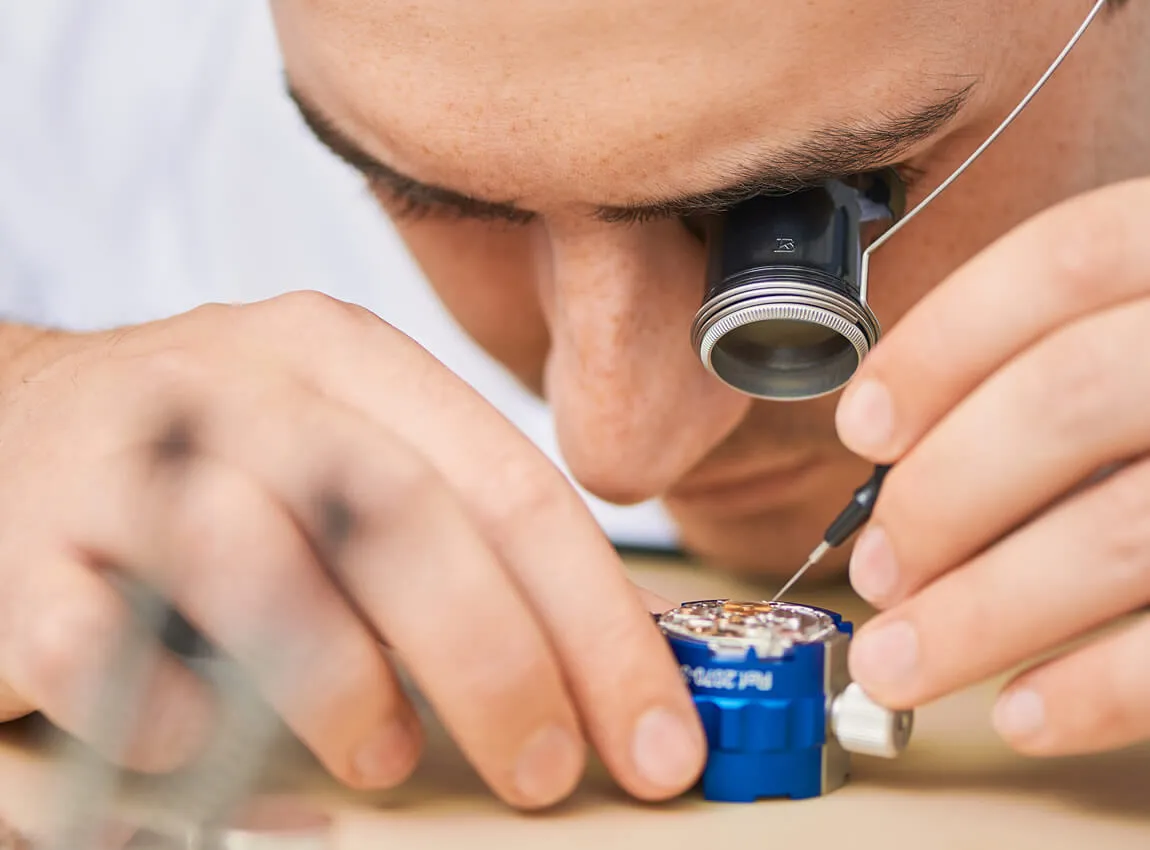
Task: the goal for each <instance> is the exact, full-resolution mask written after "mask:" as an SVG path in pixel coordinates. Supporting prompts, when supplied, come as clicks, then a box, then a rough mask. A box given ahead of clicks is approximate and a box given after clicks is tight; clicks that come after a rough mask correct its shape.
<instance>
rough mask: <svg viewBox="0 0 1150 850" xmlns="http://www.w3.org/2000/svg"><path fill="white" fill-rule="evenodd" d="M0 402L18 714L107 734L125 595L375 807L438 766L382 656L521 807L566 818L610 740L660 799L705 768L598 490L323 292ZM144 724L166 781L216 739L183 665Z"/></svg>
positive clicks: (4, 640)
mask: <svg viewBox="0 0 1150 850" xmlns="http://www.w3.org/2000/svg"><path fill="white" fill-rule="evenodd" d="M0 399H2V404H0V470H2V471H3V472H2V474H0V587H3V592H2V593H0V681H2V682H3V683H4V684H3V685H0V701H3V702H4V703H5V705H2V706H0V712H3V713H4V714H6V715H7V716H11V715H13V714H14V713H16V712H17V711H18V710H29V709H32V708H35V709H39V710H42V711H43V712H44V713H45V714H46V715H47V716H48V717H49V718H50V719H52V720H53V721H55V722H56V723H58V724H60V725H61V726H63V727H65V728H67V729H69V730H71V731H73V732H75V733H77V734H79V735H80V736H83V735H84V734H85V733H86V732H87V730H88V726H87V724H88V722H89V718H88V717H87V716H86V714H85V711H84V708H85V706H86V705H87V704H88V699H87V698H88V697H90V696H91V694H92V693H93V690H94V688H95V687H96V686H97V685H98V683H99V681H100V677H101V675H102V672H104V671H105V670H106V669H107V667H108V664H109V660H110V654H111V653H112V652H113V650H114V647H115V645H116V639H117V636H118V635H121V634H122V633H123V632H124V630H125V622H126V620H125V618H126V616H127V609H126V606H125V604H124V602H123V600H122V599H121V598H120V597H119V596H118V595H117V594H116V593H115V592H114V590H113V581H112V579H113V578H114V577H115V576H116V575H117V574H121V575H124V576H131V577H133V578H135V579H139V580H143V581H145V582H148V583H149V584H153V585H155V586H157V587H159V588H160V589H161V590H162V591H164V592H165V593H167V594H168V595H170V596H171V597H172V598H173V599H174V601H175V603H176V604H177V606H178V607H179V608H180V609H181V611H182V613H183V614H184V615H185V616H186V617H187V619H188V620H189V621H191V622H192V623H193V624H195V625H196V626H197V627H198V628H199V629H200V630H201V631H203V632H204V633H205V634H206V635H207V636H208V638H209V639H210V640H212V641H213V642H214V643H216V644H217V645H219V646H220V647H221V648H222V649H223V650H224V651H225V652H227V653H229V654H230V655H231V656H233V657H235V658H237V659H238V660H240V661H241V662H242V663H249V664H250V665H251V667H252V672H253V674H254V675H255V676H256V677H257V680H258V681H259V682H260V684H261V686H262V689H263V690H264V692H265V694H266V695H267V697H268V698H269V699H270V701H271V702H272V704H273V705H274V706H275V707H276V708H277V710H278V711H279V712H280V713H281V714H282V716H283V717H284V719H285V721H286V722H287V724H288V725H289V726H290V727H291V728H292V729H293V731H294V732H295V733H296V734H297V735H298V736H299V737H300V738H301V740H302V741H303V742H304V743H306V744H307V745H308V746H309V747H310V748H311V749H312V750H313V751H314V752H315V753H316V755H317V756H318V757H319V758H320V759H321V760H322V762H323V763H324V764H325V765H326V766H327V767H328V768H329V769H330V770H331V772H332V773H333V774H334V775H335V776H337V777H338V778H340V779H342V780H343V781H345V782H347V783H349V784H351V785H354V786H359V787H384V786H389V785H394V784H396V783H398V782H400V781H401V780H403V779H404V778H405V777H406V776H407V775H408V774H409V773H410V771H411V770H412V768H413V766H414V765H415V763H416V761H417V758H418V755H419V751H420V741H421V732H420V729H419V723H418V720H417V718H416V716H415V713H414V711H413V709H412V706H411V705H410V704H409V702H408V701H407V699H406V698H405V696H404V694H403V693H402V691H401V688H400V685H399V683H398V681H397V676H396V673H395V671H394V669H393V668H392V666H391V663H390V661H389V659H388V658H387V656H386V655H385V654H384V652H383V651H382V650H381V641H385V642H386V643H387V644H388V645H389V646H390V647H392V648H393V649H394V651H395V653H396V655H397V656H398V658H399V659H400V660H401V661H402V662H403V664H404V666H405V667H406V668H408V669H409V670H410V671H411V673H412V676H413V678H414V679H415V680H416V682H417V683H418V685H419V686H420V689H421V690H422V691H423V693H424V694H425V695H426V696H427V697H428V698H429V700H430V701H431V703H432V704H433V706H434V708H435V709H436V711H437V713H438V715H439V717H440V718H441V719H442V720H443V722H444V723H445V725H446V727H447V728H448V730H449V731H450V732H451V733H452V735H453V736H454V738H455V739H456V741H457V742H458V743H459V744H460V746H461V748H462V749H463V751H464V753H465V754H466V755H467V756H468V758H469V759H470V760H471V762H472V763H473V764H474V765H475V767H476V768H477V770H478V771H479V773H480V774H481V775H482V776H483V778H484V779H485V781H486V782H487V783H488V784H489V785H490V786H491V788H492V789H494V791H495V792H497V793H498V794H499V795H500V796H502V797H503V798H504V799H505V800H507V801H508V802H510V803H512V804H513V805H517V806H523V807H536V806H541V805H547V804H550V803H553V802H555V801H557V800H559V799H561V798H563V797H564V796H566V795H567V794H568V793H569V792H570V791H571V789H572V787H573V786H574V784H575V782H576V781H577V780H578V778H579V776H580V774H581V772H582V768H583V764H584V749H585V743H584V741H585V739H586V740H587V741H589V742H590V743H591V744H593V745H594V746H595V747H596V748H597V749H598V751H599V753H600V754H601V755H602V757H603V760H604V761H605V762H606V764H607V766H608V767H609V769H610V770H611V771H612V773H613V774H614V776H615V777H616V778H617V779H618V780H619V781H620V783H621V784H622V785H623V786H624V788H626V789H627V790H628V791H630V792H631V793H633V794H635V795H637V796H639V797H644V798H649V799H655V798H665V797H668V796H671V795H673V794H676V793H679V792H681V791H683V790H684V789H685V788H687V787H689V786H690V784H691V783H692V781H693V780H694V779H695V777H696V776H697V774H698V772H699V771H700V770H701V768H702V764H703V760H704V742H703V738H702V733H701V729H700V727H699V722H698V717H697V714H696V713H695V710H694V707H693V706H692V704H691V702H690V699H689V695H688V693H687V690H686V688H684V686H683V684H682V682H681V680H680V678H679V675H678V672H677V670H676V667H675V665H674V662H673V657H672V655H671V653H670V651H669V648H668V647H667V645H666V642H665V640H664V639H663V638H662V636H661V635H660V634H659V633H658V631H657V630H656V629H655V628H653V627H652V623H651V617H650V614H649V613H648V610H647V609H646V607H645V606H644V604H643V599H642V597H641V595H640V594H639V593H638V592H636V589H635V588H634V587H633V586H632V585H631V584H630V583H629V582H628V581H627V579H626V577H625V575H624V572H623V569H622V565H621V564H620V562H619V561H618V559H617V557H616V555H615V553H614V551H613V550H612V548H611V547H610V545H609V543H608V542H607V541H606V540H605V538H604V537H603V535H602V533H601V532H600V530H599V529H598V527H597V526H596V525H595V523H594V521H593V519H592V518H591V516H590V514H589V513H588V512H587V510H586V509H585V507H584V505H583V504H582V502H581V500H580V499H579V497H578V495H577V494H576V492H575V491H574V490H573V489H572V488H571V487H570V486H569V485H568V484H567V482H566V481H565V480H564V478H563V476H562V475H561V473H560V472H559V471H558V470H556V469H555V468H554V467H553V466H552V465H551V464H550V463H549V462H548V461H547V460H546V458H545V457H544V456H543V455H542V454H541V453H539V452H538V451H536V450H535V448H534V447H533V446H531V444H530V443H529V442H528V441H527V440H526V439H525V438H524V437H523V436H522V435H520V434H519V433H518V432H517V431H516V430H515V429H514V428H513V427H512V425H511V424H510V423H508V422H507V421H506V420H505V419H503V418H502V417H501V416H500V415H499V414H498V413H497V412H496V411H495V410H494V409H492V408H491V407H490V406H489V405H487V404H486V403H485V402H484V401H483V400H482V399H481V398H480V397H479V396H478V395H477V394H476V393H474V392H473V391H472V390H471V389H470V388H469V387H467V386H466V385H464V383H463V382H462V381H460V380H458V379H457V378H456V377H455V376H454V375H452V374H450V373H449V372H448V371H447V370H446V369H445V368H444V367H443V366H442V365H441V364H439V363H438V362H437V361H435V360H434V359H433V358H432V357H431V356H429V355H428V353H427V352H426V351H424V350H423V349H422V348H420V347H419V346H417V345H416V344H415V343H414V342H412V341H411V340H410V339H408V338H407V337H405V336H403V335H402V334H400V333H398V332H397V331H396V330H394V329H393V328H391V327H390V326H388V325H387V324H385V323H384V322H382V321H380V320H379V319H378V318H377V317H376V316H374V315H372V314H370V313H368V312H367V311H365V310H361V309H358V308H355V307H352V306H349V305H346V304H343V303H340V302H337V301H334V300H332V299H329V298H327V297H325V296H321V295H317V294H313V293H298V294H293V295H288V296H284V297H281V298H277V299H274V300H272V301H267V302H263V303H259V304H255V305H249V306H222V305H211V306H206V307H203V308H200V309H197V310H195V311H192V312H191V313H188V314H186V315H183V316H179V317H176V318H174V319H170V320H166V321H162V322H157V323H153V324H148V325H144V326H140V327H135V328H129V329H126V330H120V331H116V332H111V333H101V334H89V335H77V336H67V335H63V336H61V335H55V336H48V335H45V338H44V340H43V342H42V343H40V344H35V345H25V346H24V347H23V348H22V349H21V354H20V355H19V357H18V358H16V359H14V360H11V361H9V362H7V363H5V364H3V366H2V368H0ZM269 647H274V650H275V652H274V655H273V656H272V657H271V658H270V659H269V658H268V650H269ZM142 712H143V714H142V718H143V719H142V721H141V722H140V724H139V737H138V739H137V740H136V741H135V742H134V744H133V746H132V748H131V750H130V752H129V754H128V757H127V761H128V763H129V764H130V765H131V766H133V767H136V768H139V769H142V770H156V771H159V770H166V769H168V768H171V767H173V766H175V765H177V764H178V763H181V762H182V761H183V760H185V759H187V758H188V757H189V756H191V755H192V754H194V753H195V751H196V750H197V748H198V747H199V746H200V745H201V744H202V743H203V741H204V739H205V736H206V735H208V734H209V730H210V726H211V723H212V703H211V699H210V695H209V694H208V693H207V692H206V691H205V689H204V687H203V685H202V683H201V682H200V680H198V679H197V678H195V677H194V676H193V674H192V673H191V672H190V671H189V670H188V669H187V668H186V667H184V666H183V665H181V664H180V663H179V662H178V660H177V659H176V658H175V657H172V656H168V657H166V658H164V660H163V662H162V664H161V665H160V666H159V667H158V669H157V672H156V675H155V677H154V680H153V681H152V683H151V686H150V687H149V688H148V689H147V696H146V701H145V704H144V706H143V708H142Z"/></svg>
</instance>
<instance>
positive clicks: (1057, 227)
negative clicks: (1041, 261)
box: [1041, 205, 1129, 304]
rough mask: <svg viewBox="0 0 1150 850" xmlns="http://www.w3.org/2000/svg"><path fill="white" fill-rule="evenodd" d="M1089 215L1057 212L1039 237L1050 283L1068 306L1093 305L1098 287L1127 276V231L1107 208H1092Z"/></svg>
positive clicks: (1076, 212)
mask: <svg viewBox="0 0 1150 850" xmlns="http://www.w3.org/2000/svg"><path fill="white" fill-rule="evenodd" d="M1092 212H1093V213H1095V214H1091V215H1084V214H1083V213H1082V212H1081V211H1080V210H1079V209H1078V208H1077V207H1073V208H1071V207H1067V208H1065V209H1059V210H1057V211H1056V213H1055V214H1054V215H1053V217H1052V220H1051V222H1050V226H1049V227H1048V228H1044V229H1043V231H1042V234H1041V242H1042V253H1044V254H1045V256H1046V264H1047V273H1048V275H1049V281H1050V284H1051V285H1052V286H1054V287H1056V290H1057V292H1058V294H1059V295H1061V296H1062V297H1063V298H1064V299H1065V300H1066V301H1068V302H1069V303H1070V304H1078V303H1082V302H1091V303H1093V302H1095V301H1097V300H1098V296H1099V292H1098V290H1099V285H1100V284H1101V285H1103V286H1106V285H1107V284H1110V283H1112V282H1114V281H1119V280H1122V279H1123V278H1125V277H1128V274H1125V273H1124V272H1125V270H1124V268H1123V263H1124V259H1125V260H1126V261H1127V262H1128V256H1129V251H1128V246H1126V245H1125V242H1126V239H1127V231H1128V228H1127V227H1125V226H1123V224H1122V222H1119V221H1116V220H1115V216H1114V211H1113V210H1112V209H1111V207H1110V206H1109V205H1095V209H1094V210H1093V211H1092Z"/></svg>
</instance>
